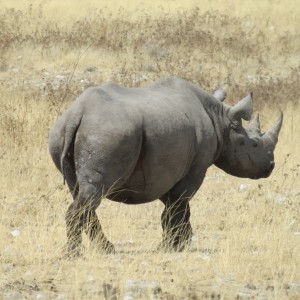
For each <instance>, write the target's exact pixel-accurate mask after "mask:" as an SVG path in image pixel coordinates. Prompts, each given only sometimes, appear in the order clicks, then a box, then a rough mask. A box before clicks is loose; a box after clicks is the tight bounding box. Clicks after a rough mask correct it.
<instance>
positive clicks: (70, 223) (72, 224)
mask: <svg viewBox="0 0 300 300" xmlns="http://www.w3.org/2000/svg"><path fill="white" fill-rule="evenodd" d="M99 190H100V189H98V191H99ZM98 191H97V188H96V187H95V186H94V185H93V184H90V183H86V182H85V183H83V184H79V193H78V196H77V198H76V199H75V200H74V202H73V203H72V204H71V205H70V206H69V208H68V211H67V214H66V227H67V251H68V254H70V255H73V256H74V255H75V256H76V255H79V254H80V252H81V244H82V232H83V230H85V232H86V233H87V235H88V237H89V239H90V240H91V242H93V243H97V244H100V245H101V247H102V248H103V249H104V250H105V251H107V252H113V251H114V247H113V245H112V244H111V242H109V241H108V240H107V239H106V237H105V235H104V233H103V231H102V228H101V224H100V222H99V219H98V217H97V215H96V209H97V207H98V206H99V204H100V201H101V196H102V195H101V194H100V193H99V192H98Z"/></svg>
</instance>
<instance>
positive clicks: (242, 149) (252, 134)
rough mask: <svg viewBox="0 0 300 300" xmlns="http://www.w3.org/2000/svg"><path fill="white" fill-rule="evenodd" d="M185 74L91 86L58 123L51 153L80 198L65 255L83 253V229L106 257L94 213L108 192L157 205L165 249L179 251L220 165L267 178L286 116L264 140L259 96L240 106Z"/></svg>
mask: <svg viewBox="0 0 300 300" xmlns="http://www.w3.org/2000/svg"><path fill="white" fill-rule="evenodd" d="M224 98H225V93H224V92H223V91H222V90H221V89H219V90H217V91H216V92H215V94H214V95H213V96H212V95H210V94H208V93H206V92H205V91H203V90H201V89H200V88H199V87H197V86H196V85H194V84H192V83H190V82H188V81H185V80H182V79H178V78H165V79H161V80H159V81H157V82H155V83H153V84H151V85H148V86H145V87H139V88H125V87H121V86H118V85H116V84H105V85H102V86H99V87H91V88H88V89H87V90H85V91H84V92H83V93H82V95H81V96H79V97H78V99H77V100H76V101H75V102H74V103H73V104H72V105H71V106H70V107H69V109H67V110H66V111H65V112H64V114H63V115H62V116H61V117H60V118H59V119H58V121H57V122H56V124H55V125H54V127H53V129H52V131H51V133H50V139H49V148H50V153H51V156H52V158H53V161H54V163H55V165H56V167H57V168H58V169H59V170H60V172H61V173H62V174H63V176H64V178H65V180H66V182H67V184H68V186H69V189H70V191H71V193H72V195H73V198H74V201H73V203H72V204H71V205H70V207H69V208H68V211H67V214H66V225H67V238H68V244H67V246H68V251H69V252H70V253H73V254H74V253H78V252H79V249H80V245H81V238H82V231H83V230H85V232H86V233H87V234H88V236H89V238H90V240H92V241H94V242H96V244H99V245H101V246H102V248H103V249H105V250H106V251H108V252H111V251H114V247H113V245H112V244H111V243H110V242H109V241H108V240H107V239H106V237H105V236H104V234H103V232H102V229H101V225H100V222H99V219H98V217H97V215H96V213H95V210H96V208H97V207H98V206H99V204H100V202H101V198H102V196H105V197H107V198H108V199H111V200H113V201H118V202H123V203H127V204H140V203H147V202H150V201H153V200H155V199H160V200H161V201H162V202H163V203H164V205H165V209H164V211H163V213H162V218H161V219H162V228H163V241H162V244H161V246H162V247H164V248H165V249H174V250H182V249H183V248H184V246H185V245H187V244H188V243H189V242H190V240H191V236H192V228H191V224H190V221H189V219H190V207H189V200H190V199H191V197H192V196H193V195H194V194H195V192H196V191H197V190H198V189H199V187H200V186H201V184H202V182H203V179H204V176H205V173H206V170H207V169H208V168H209V167H210V166H211V165H213V164H215V165H216V166H218V167H219V168H221V169H223V170H224V171H225V172H227V173H229V174H231V175H234V176H238V177H245V178H253V179H258V178H265V177H268V176H269V175H270V174H271V172H272V170H273V168H274V155H273V152H274V149H275V145H276V143H277V139H278V134H279V131H280V128H281V124H282V114H281V115H280V117H279V119H278V121H277V123H276V124H275V125H274V127H273V128H272V129H270V130H269V131H268V132H267V133H266V134H261V132H260V128H259V119H258V116H256V117H255V118H254V119H253V120H252V121H251V122H250V123H249V124H248V126H247V127H243V126H242V119H245V120H250V116H251V114H252V110H253V105H252V95H249V96H247V97H246V98H244V99H243V100H241V101H239V102H238V103H237V104H236V105H234V106H233V107H230V106H229V105H226V104H224V103H222V101H223V100H224Z"/></svg>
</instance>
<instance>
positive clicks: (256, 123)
mask: <svg viewBox="0 0 300 300" xmlns="http://www.w3.org/2000/svg"><path fill="white" fill-rule="evenodd" d="M247 127H248V128H250V129H254V130H256V131H257V132H258V133H260V122H259V114H258V113H257V114H256V115H255V116H254V118H253V119H252V120H251V121H250V122H249V123H248V125H247Z"/></svg>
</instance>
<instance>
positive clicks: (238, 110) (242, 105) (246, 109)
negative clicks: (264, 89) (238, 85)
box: [229, 92, 253, 121]
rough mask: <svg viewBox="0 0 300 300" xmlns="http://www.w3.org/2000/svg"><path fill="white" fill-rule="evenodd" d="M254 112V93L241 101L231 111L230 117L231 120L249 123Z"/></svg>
mask: <svg viewBox="0 0 300 300" xmlns="http://www.w3.org/2000/svg"><path fill="white" fill-rule="evenodd" d="M252 112H253V100H252V92H251V93H250V95H248V96H247V97H245V98H244V99H242V100H240V101H239V102H238V103H237V104H235V105H234V106H233V107H232V108H231V109H230V111H229V117H230V118H231V119H240V118H242V119H244V120H247V121H249V120H250V119H251V115H252Z"/></svg>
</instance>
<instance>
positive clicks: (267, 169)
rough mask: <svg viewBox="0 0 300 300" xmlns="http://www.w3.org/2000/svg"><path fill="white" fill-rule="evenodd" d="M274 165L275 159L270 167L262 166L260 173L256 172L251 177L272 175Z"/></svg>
mask: <svg viewBox="0 0 300 300" xmlns="http://www.w3.org/2000/svg"><path fill="white" fill-rule="evenodd" d="M274 167H275V163H274V161H271V162H270V164H269V166H268V167H265V168H262V169H261V172H260V173H259V174H255V175H253V176H251V177H250V179H260V178H267V177H269V176H270V175H271V173H272V171H273V169H274Z"/></svg>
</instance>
